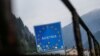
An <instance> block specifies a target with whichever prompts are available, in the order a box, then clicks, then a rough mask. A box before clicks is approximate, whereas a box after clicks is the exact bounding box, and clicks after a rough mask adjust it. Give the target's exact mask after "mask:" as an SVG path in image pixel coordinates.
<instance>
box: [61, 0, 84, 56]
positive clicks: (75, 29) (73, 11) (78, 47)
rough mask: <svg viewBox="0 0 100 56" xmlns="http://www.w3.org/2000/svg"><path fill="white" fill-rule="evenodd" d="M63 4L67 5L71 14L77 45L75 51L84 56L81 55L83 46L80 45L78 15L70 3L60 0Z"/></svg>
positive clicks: (66, 0) (80, 55) (79, 55)
mask: <svg viewBox="0 0 100 56" xmlns="http://www.w3.org/2000/svg"><path fill="white" fill-rule="evenodd" d="M62 2H64V4H65V5H66V6H67V7H68V9H69V10H70V11H71V14H72V17H73V18H72V20H73V29H74V36H75V41H76V46H77V51H78V56H84V55H83V46H82V40H81V33H80V26H79V17H78V14H77V12H76V10H75V9H74V7H73V6H72V4H71V3H70V2H69V1H68V0H62Z"/></svg>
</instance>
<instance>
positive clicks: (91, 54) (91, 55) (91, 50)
mask: <svg viewBox="0 0 100 56" xmlns="http://www.w3.org/2000/svg"><path fill="white" fill-rule="evenodd" d="M87 35H88V44H89V51H90V54H89V55H90V56H94V54H93V47H92V46H93V45H92V41H91V36H90V34H89V32H88V31H87Z"/></svg>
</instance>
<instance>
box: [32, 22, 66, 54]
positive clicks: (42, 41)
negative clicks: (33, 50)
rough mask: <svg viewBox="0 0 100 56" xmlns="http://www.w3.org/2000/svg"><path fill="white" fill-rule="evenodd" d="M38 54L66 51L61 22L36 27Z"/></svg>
mask: <svg viewBox="0 0 100 56" xmlns="http://www.w3.org/2000/svg"><path fill="white" fill-rule="evenodd" d="M34 30H35V39H36V45H37V50H38V52H49V51H56V50H60V49H64V46H63V40H62V33H61V24H60V22H56V23H51V24H45V25H39V26H34Z"/></svg>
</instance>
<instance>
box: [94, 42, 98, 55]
mask: <svg viewBox="0 0 100 56" xmlns="http://www.w3.org/2000/svg"><path fill="white" fill-rule="evenodd" d="M94 49H95V55H96V56H98V49H97V44H96V42H95V41H94Z"/></svg>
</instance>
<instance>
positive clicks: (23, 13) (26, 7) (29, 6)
mask: <svg viewBox="0 0 100 56" xmlns="http://www.w3.org/2000/svg"><path fill="white" fill-rule="evenodd" d="M12 1H13V14H14V15H15V16H16V17H20V18H21V19H22V21H23V22H24V24H25V25H27V26H28V28H29V30H30V31H31V32H32V33H33V34H34V29H33V27H34V26H36V25H42V24H49V23H54V22H61V27H62V28H63V27H64V26H66V25H68V24H70V23H71V22H72V20H71V14H70V12H69V10H68V9H67V7H65V5H64V4H63V3H62V2H61V0H12ZM70 2H71V3H72V4H73V6H74V7H75V8H76V10H77V12H78V14H79V15H80V16H82V15H84V14H86V13H88V12H90V11H92V10H95V9H99V8H100V6H99V4H100V0H70Z"/></svg>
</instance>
